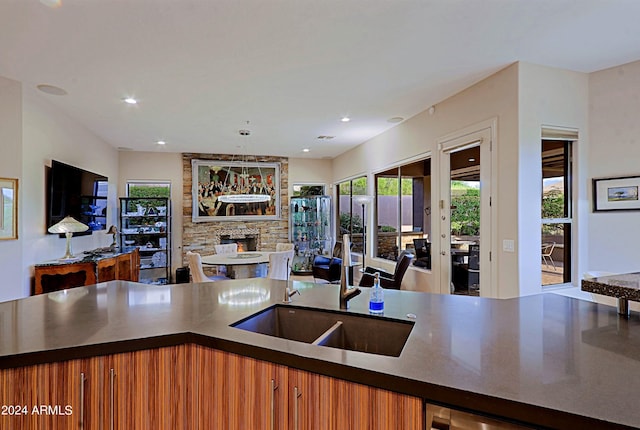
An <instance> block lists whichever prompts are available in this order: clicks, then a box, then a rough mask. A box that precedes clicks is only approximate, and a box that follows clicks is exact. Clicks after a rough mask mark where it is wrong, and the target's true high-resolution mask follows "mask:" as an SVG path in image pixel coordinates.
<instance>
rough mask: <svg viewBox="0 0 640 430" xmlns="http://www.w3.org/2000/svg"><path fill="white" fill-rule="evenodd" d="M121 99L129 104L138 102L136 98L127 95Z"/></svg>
mask: <svg viewBox="0 0 640 430" xmlns="http://www.w3.org/2000/svg"><path fill="white" fill-rule="evenodd" d="M122 101H123V102H125V103H129V104H130V105H136V104H138V100H136V99H134V98H133V97H127V98H125V99H122Z"/></svg>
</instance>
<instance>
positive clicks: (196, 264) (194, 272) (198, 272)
mask: <svg viewBox="0 0 640 430" xmlns="http://www.w3.org/2000/svg"><path fill="white" fill-rule="evenodd" d="M187 261H189V271H190V272H191V280H192V281H193V282H215V281H223V280H225V279H229V278H227V277H226V276H211V277H209V276H207V275H206V274H205V273H204V270H202V257H200V254H198V253H197V252H191V251H187Z"/></svg>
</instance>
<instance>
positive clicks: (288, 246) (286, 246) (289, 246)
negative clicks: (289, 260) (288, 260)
mask: <svg viewBox="0 0 640 430" xmlns="http://www.w3.org/2000/svg"><path fill="white" fill-rule="evenodd" d="M281 251H293V243H276V252H281Z"/></svg>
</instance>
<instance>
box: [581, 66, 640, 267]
mask: <svg viewBox="0 0 640 430" xmlns="http://www.w3.org/2000/svg"><path fill="white" fill-rule="evenodd" d="M639 112H640V61H637V62H634V63H630V64H625V65H622V66H618V67H614V68H611V69H607V70H602V71H599V72H596V73H592V74H591V75H590V76H589V134H590V141H591V143H590V145H589V156H588V162H589V175H588V178H586V179H585V181H586V182H587V184H586V185H587V187H588V194H587V196H586V199H585V200H586V202H585V204H587V205H588V207H589V211H588V212H589V213H588V219H589V224H588V236H589V243H588V248H587V249H588V262H587V265H586V267H583V269H584V270H583V272H586V271H591V270H605V271H609V272H632V271H633V272H636V271H638V268H639V266H640V263H639V262H638V260H639V257H640V251H639V250H638V243H640V229H639V228H638V221H640V212H617V211H616V212H598V213H593V212H591V210H592V204H591V199H592V196H591V188H590V187H591V184H590V181H591V179H592V178H607V177H615V176H637V175H640V163H639V160H640V121H639V120H638V113H639Z"/></svg>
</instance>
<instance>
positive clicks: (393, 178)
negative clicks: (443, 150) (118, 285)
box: [375, 159, 431, 261]
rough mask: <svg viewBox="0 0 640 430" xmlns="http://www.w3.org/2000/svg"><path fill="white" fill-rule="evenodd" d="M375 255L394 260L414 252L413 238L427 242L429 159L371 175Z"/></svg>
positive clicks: (429, 199)
mask: <svg viewBox="0 0 640 430" xmlns="http://www.w3.org/2000/svg"><path fill="white" fill-rule="evenodd" d="M375 181H376V220H377V223H378V226H377V232H376V240H377V243H376V256H378V257H380V258H385V259H388V260H394V261H395V260H397V258H398V255H399V253H400V252H401V251H402V250H411V251H412V252H415V251H414V239H428V235H429V231H430V225H431V214H430V212H431V210H430V209H431V208H430V202H431V160H429V159H426V160H420V161H416V162H413V163H409V164H405V165H402V166H399V167H394V168H391V169H389V170H386V171H384V172H380V173H378V174H376V175H375Z"/></svg>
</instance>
